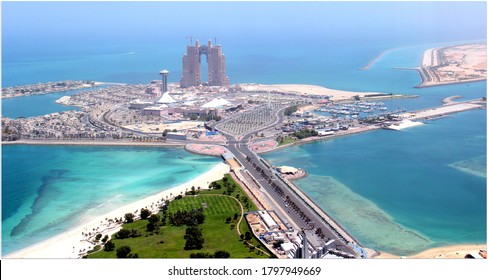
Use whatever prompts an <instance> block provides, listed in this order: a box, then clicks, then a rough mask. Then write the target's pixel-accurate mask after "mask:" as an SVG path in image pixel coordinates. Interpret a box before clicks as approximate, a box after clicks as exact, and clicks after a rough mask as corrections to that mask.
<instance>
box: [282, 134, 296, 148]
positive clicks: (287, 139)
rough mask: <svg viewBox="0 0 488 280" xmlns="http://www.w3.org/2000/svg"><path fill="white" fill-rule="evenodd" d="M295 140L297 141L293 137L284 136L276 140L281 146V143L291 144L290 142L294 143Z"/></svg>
mask: <svg viewBox="0 0 488 280" xmlns="http://www.w3.org/2000/svg"><path fill="white" fill-rule="evenodd" d="M295 142H297V140H296V139H295V138H294V137H290V136H285V137H284V138H283V140H282V141H279V142H278V146H283V145H286V144H291V143H295Z"/></svg>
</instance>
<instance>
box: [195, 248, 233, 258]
mask: <svg viewBox="0 0 488 280" xmlns="http://www.w3.org/2000/svg"><path fill="white" fill-rule="evenodd" d="M190 258H191V259H228V258H230V253H229V252H227V251H223V250H220V251H217V252H215V253H213V254H210V253H191V254H190Z"/></svg>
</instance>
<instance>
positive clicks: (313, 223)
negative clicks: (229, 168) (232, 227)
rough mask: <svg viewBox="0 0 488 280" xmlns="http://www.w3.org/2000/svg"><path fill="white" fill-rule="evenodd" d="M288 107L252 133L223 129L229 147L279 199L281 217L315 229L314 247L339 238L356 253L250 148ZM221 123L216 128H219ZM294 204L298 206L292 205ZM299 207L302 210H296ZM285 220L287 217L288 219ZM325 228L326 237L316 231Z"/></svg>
mask: <svg viewBox="0 0 488 280" xmlns="http://www.w3.org/2000/svg"><path fill="white" fill-rule="evenodd" d="M285 109H286V107H283V108H280V109H279V110H276V112H275V116H276V118H275V121H274V122H273V123H271V124H269V125H266V126H263V127H256V129H255V130H253V131H252V132H248V133H247V134H245V135H242V137H241V136H239V135H232V134H230V133H227V132H226V131H222V130H221V131H220V133H221V134H222V135H224V136H225V137H226V138H227V144H226V147H227V149H228V150H229V151H230V152H231V153H232V154H233V155H234V156H235V158H236V159H237V160H238V161H239V163H240V164H241V165H242V167H243V168H244V169H245V170H247V171H248V172H249V174H250V175H251V176H252V177H253V178H254V179H255V180H256V181H257V182H258V183H259V185H260V186H261V187H262V188H263V189H264V191H265V192H266V193H267V194H268V195H269V196H270V198H271V199H272V200H273V201H274V202H275V203H274V205H275V206H277V207H278V208H279V209H273V210H275V212H276V213H277V214H278V215H279V216H281V218H285V217H286V218H290V219H292V220H293V224H295V225H297V226H298V227H299V229H297V230H304V229H312V230H308V231H307V238H308V239H309V242H310V244H312V246H314V247H316V248H317V247H320V246H323V244H324V243H325V242H326V241H328V240H331V239H334V240H336V248H337V249H338V250H340V251H343V252H345V253H347V254H350V255H356V253H355V251H354V250H353V249H352V248H351V247H350V246H348V245H347V244H346V242H347V241H345V240H344V238H343V237H341V236H339V234H338V233H337V231H336V230H335V229H333V228H332V227H331V225H329V224H328V223H327V222H326V221H325V220H324V219H323V218H322V217H320V215H319V214H318V213H317V212H316V210H314V209H313V207H311V206H310V205H309V204H307V203H306V202H305V201H304V200H303V199H302V198H301V197H299V195H297V193H295V191H294V190H292V188H290V187H289V186H288V184H287V183H286V182H285V181H284V180H282V179H281V178H279V177H278V175H276V174H275V172H274V170H273V169H272V168H270V167H268V166H267V165H265V164H264V163H263V161H262V159H261V158H260V157H259V156H258V155H257V154H256V153H254V152H253V151H252V150H251V149H250V148H249V140H250V138H251V137H252V135H254V134H255V133H258V132H260V131H263V130H265V129H268V128H270V127H272V126H276V125H277V124H281V123H282V122H283V118H284V116H283V112H284V110H285ZM218 127H219V125H217V127H216V129H218ZM293 204H294V206H295V207H294V208H292V207H290V205H293ZM294 209H299V211H297V210H294ZM286 218H285V219H284V220H287V219H286ZM319 228H320V229H321V232H322V234H323V238H322V237H319V236H318V235H317V234H315V232H316V231H317V229H319Z"/></svg>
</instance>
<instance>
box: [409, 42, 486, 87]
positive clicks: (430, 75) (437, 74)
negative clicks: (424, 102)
mask: <svg viewBox="0 0 488 280" xmlns="http://www.w3.org/2000/svg"><path fill="white" fill-rule="evenodd" d="M417 70H418V72H419V74H420V77H421V79H422V81H421V83H420V84H419V85H417V86H416V88H423V87H432V86H441V85H450V84H462V83H471V82H478V81H483V80H486V43H485V44H479V43H478V44H465V45H456V46H448V47H438V48H431V49H428V50H426V51H425V52H424V54H423V57H422V63H421V65H420V67H419V68H417Z"/></svg>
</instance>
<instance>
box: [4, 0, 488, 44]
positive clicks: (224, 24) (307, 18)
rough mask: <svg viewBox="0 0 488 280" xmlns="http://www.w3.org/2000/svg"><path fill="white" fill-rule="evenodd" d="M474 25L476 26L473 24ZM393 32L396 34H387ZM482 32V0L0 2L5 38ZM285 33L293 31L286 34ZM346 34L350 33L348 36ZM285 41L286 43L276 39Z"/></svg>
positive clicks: (104, 41)
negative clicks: (426, 0) (436, 0)
mask: <svg viewBox="0 0 488 280" xmlns="http://www.w3.org/2000/svg"><path fill="white" fill-rule="evenodd" d="M480 26H483V27H484V28H482V29H480ZM395 31H397V32H395ZM446 32H448V33H449V35H450V36H451V37H452V36H458V37H462V38H466V37H470V39H479V38H485V37H486V3H484V2H306V3H298V2H237V3H230V2H142V3H141V2H57V1H55V2H2V37H3V39H4V42H6V43H9V42H11V43H16V44H25V43H31V42H32V41H33V40H34V39H35V40H43V39H44V38H47V37H48V38H51V40H53V42H55V41H56V40H71V41H73V43H76V42H78V41H79V40H85V41H93V42H98V43H100V44H110V43H114V42H124V41H127V40H134V39H138V40H161V39H162V38H161V37H162V36H157V35H158V34H165V35H166V36H168V37H172V36H180V37H181V36H183V35H185V36H188V35H194V36H195V37H199V35H200V36H201V37H202V38H205V37H212V36H224V37H232V36H236V35H238V36H239V37H241V38H257V39H260V40H261V39H264V38H271V39H272V38H273V37H279V38H287V37H288V38H290V41H289V42H290V43H291V42H292V41H291V38H293V39H295V40H301V39H304V38H307V39H308V40H313V38H314V37H321V38H322V37H330V38H341V36H343V37H345V38H347V37H354V38H358V39H366V38H368V37H369V38H374V39H380V38H383V37H384V36H388V37H391V38H392V39H395V40H403V39H407V38H408V37H411V36H416V37H419V36H425V37H429V38H432V37H435V38H438V39H439V40H442V39H443V38H444V37H445V33H446ZM290 34H293V36H290ZM351 35H353V36H351ZM283 41H284V42H286V40H283Z"/></svg>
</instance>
